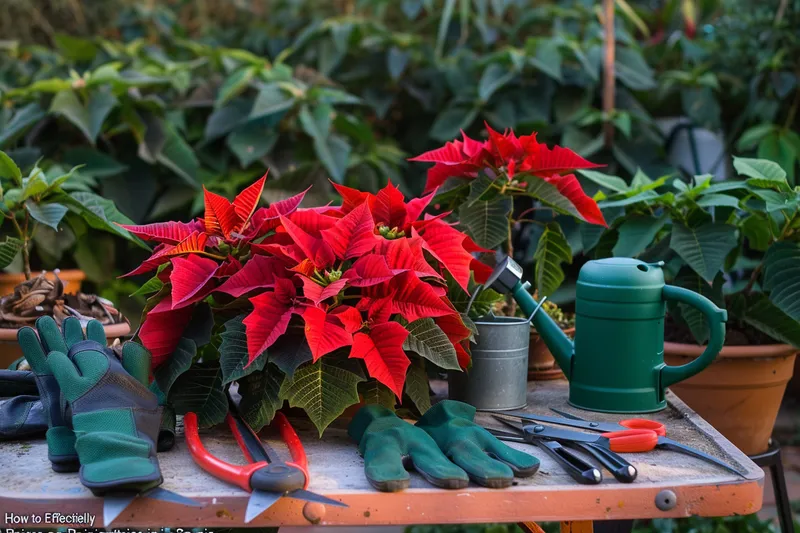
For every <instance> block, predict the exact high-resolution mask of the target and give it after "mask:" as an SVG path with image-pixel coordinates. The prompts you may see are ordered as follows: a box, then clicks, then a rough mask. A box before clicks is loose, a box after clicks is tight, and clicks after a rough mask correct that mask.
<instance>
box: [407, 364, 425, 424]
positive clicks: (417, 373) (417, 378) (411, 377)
mask: <svg viewBox="0 0 800 533" xmlns="http://www.w3.org/2000/svg"><path fill="white" fill-rule="evenodd" d="M405 394H406V396H408V397H409V398H410V399H411V401H412V402H413V403H414V405H415V406H416V408H417V409H418V410H419V412H420V414H425V411H427V410H428V409H430V408H431V389H430V385H429V384H428V373H427V372H425V361H424V360H423V359H419V358H416V357H415V358H413V359H412V360H411V366H410V367H408V374H406V389H405Z"/></svg>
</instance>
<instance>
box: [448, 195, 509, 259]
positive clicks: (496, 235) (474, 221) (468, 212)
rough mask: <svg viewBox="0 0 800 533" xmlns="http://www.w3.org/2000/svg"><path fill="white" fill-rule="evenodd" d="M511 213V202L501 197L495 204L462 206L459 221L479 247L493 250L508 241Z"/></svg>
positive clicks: (482, 203)
mask: <svg viewBox="0 0 800 533" xmlns="http://www.w3.org/2000/svg"><path fill="white" fill-rule="evenodd" d="M510 212H511V200H510V199H509V198H505V197H501V198H500V199H497V200H495V201H493V202H482V201H481V202H475V203H473V204H472V205H470V204H468V203H464V204H462V205H461V208H460V209H459V220H460V221H461V225H462V226H463V227H464V230H465V231H466V232H467V234H468V235H469V236H470V237H472V238H473V240H474V241H475V242H476V243H477V244H478V246H482V247H483V248H488V249H493V248H496V247H497V246H499V245H500V244H502V243H503V242H505V241H506V239H508V224H509V221H508V215H509V213H510Z"/></svg>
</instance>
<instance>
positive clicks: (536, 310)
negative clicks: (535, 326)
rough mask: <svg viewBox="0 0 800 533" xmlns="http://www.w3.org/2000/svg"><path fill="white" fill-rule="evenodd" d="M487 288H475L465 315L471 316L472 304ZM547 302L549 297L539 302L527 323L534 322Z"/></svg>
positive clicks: (479, 286) (481, 286) (544, 297)
mask: <svg viewBox="0 0 800 533" xmlns="http://www.w3.org/2000/svg"><path fill="white" fill-rule="evenodd" d="M485 288H486V286H485V285H478V286H477V287H475V292H473V293H472V296H470V298H469V303H467V308H466V309H465V310H464V314H465V315H469V310H470V309H472V304H473V303H474V302H475V298H477V296H478V293H480V292H481V291H483V290H484V289H485ZM545 300H547V296H543V297H542V299H541V300H539V304H538V305H537V306H536V309H534V310H533V313H531V315H530V316H529V317H528V319H527V320H526V322H530V321H531V320H533V317H534V315H536V313H537V312H538V311H539V309H541V307H542V305H543V304H544V302H545Z"/></svg>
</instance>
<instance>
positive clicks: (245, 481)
mask: <svg viewBox="0 0 800 533" xmlns="http://www.w3.org/2000/svg"><path fill="white" fill-rule="evenodd" d="M231 408H232V409H233V408H234V406H233V405H232V407H231ZM225 421H226V422H227V424H228V427H230V429H231V432H232V433H233V436H234V438H235V439H236V442H237V443H238V444H239V448H240V449H241V450H242V452H243V453H244V456H245V458H246V459H247V460H248V461H249V462H250V464H247V465H234V464H231V463H227V462H225V461H223V460H221V459H219V458H217V457H214V456H213V455H211V454H210V453H209V452H208V450H206V448H205V446H203V444H202V442H200V435H199V432H198V427H197V415H196V414H195V413H186V415H185V416H184V418H183V425H184V430H185V432H186V444H187V445H188V446H189V452H190V453H191V454H192V457H193V458H194V460H195V462H196V463H197V464H198V465H199V466H200V468H202V469H203V470H205V471H206V472H208V473H209V474H211V475H213V476H214V477H216V478H219V479H221V480H223V481H227V482H228V483H231V484H233V485H237V486H239V487H241V488H242V489H244V490H246V491H248V492H251V493H252V494H251V496H250V500H249V501H248V503H247V511H246V512H245V520H244V521H245V523H249V522H250V521H252V520H253V519H254V518H255V517H257V516H258V515H260V514H261V513H263V512H264V511H266V510H267V509H269V508H270V507H271V506H272V504H274V503H275V502H276V501H278V500H279V499H280V498H282V497H283V496H286V497H287V498H295V499H298V500H304V501H309V502H317V503H322V504H325V505H336V506H339V507H347V504H344V503H342V502H340V501H337V500H333V499H331V498H327V497H325V496H322V495H321V494H316V493H314V492H311V491H309V490H307V488H308V481H309V476H308V460H307V458H306V453H305V450H304V449H303V444H302V443H301V442H300V437H298V436H297V433H296V432H295V430H294V428H293V427H292V425H291V424H290V423H289V420H288V419H287V418H286V417H285V416H284V415H283V413H275V418H274V419H273V420H272V424H271V426H272V427H274V428H276V429H277V430H278V431H279V432H280V434H281V438H282V439H283V441H284V442H285V443H286V445H287V446H288V448H289V453H290V454H291V456H292V460H291V461H283V460H281V459H280V458H279V456H278V453H277V452H276V451H275V450H274V449H272V447H271V446H269V445H268V444H266V443H264V442H262V441H261V439H259V438H258V436H257V435H256V434H255V432H254V431H253V430H252V429H251V428H250V426H248V425H247V423H245V422H244V420H242V419H241V418H240V417H239V416H238V415H236V414H235V413H232V412H229V413H228V415H227V416H226V418H225Z"/></svg>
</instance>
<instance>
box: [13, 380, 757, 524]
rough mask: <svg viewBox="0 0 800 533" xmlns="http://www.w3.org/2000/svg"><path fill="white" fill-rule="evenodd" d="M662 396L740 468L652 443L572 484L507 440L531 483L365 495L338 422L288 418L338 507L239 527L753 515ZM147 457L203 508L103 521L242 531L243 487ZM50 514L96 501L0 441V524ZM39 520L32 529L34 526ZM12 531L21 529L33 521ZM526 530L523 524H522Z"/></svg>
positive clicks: (667, 417) (700, 425)
mask: <svg viewBox="0 0 800 533" xmlns="http://www.w3.org/2000/svg"><path fill="white" fill-rule="evenodd" d="M566 398H567V384H566V382H564V381H552V382H537V383H535V384H531V388H530V391H529V396H528V408H527V409H528V410H529V411H531V412H540V413H543V414H544V413H547V414H552V413H550V411H549V409H548V408H549V407H551V406H552V407H558V408H564V409H566V410H573V409H572V408H571V407H569V406H568V404H567V401H566ZM668 402H669V407H668V408H667V409H665V410H664V411H662V412H660V413H655V414H653V415H651V416H652V418H654V419H656V420H659V421H661V422H664V423H665V424H666V426H667V434H668V436H670V437H672V438H673V439H675V440H678V441H680V442H683V443H686V444H690V445H692V446H694V447H696V448H699V449H701V450H704V451H706V452H708V453H711V454H713V455H715V456H717V457H719V458H722V459H724V460H725V461H728V462H729V463H732V464H735V465H738V466H739V467H740V468H741V469H742V470H744V471H745V472H747V475H746V476H745V477H738V476H736V475H733V474H730V473H728V472H726V471H724V470H722V469H719V468H717V467H714V466H712V465H709V464H707V463H704V462H703V461H700V460H698V459H694V458H691V457H687V456H685V455H680V454H677V453H674V452H668V451H659V450H656V451H653V452H650V453H646V454H633V455H628V456H627V457H628V459H629V460H630V461H631V462H632V463H633V464H634V465H636V466H637V468H638V469H639V478H638V479H637V480H636V481H635V482H634V483H632V484H621V483H618V482H617V481H615V480H614V478H613V477H612V476H611V475H610V474H608V473H607V472H606V474H605V478H606V479H605V480H604V481H603V483H602V484H600V485H595V486H585V485H578V484H577V483H575V482H574V481H573V480H572V479H571V478H569V477H568V476H567V474H566V473H565V472H564V471H563V470H561V468H559V467H558V466H557V465H556V464H555V463H554V462H553V461H552V460H551V459H550V458H549V456H547V455H545V454H544V453H542V452H541V450H539V449H537V448H532V447H530V446H528V445H524V444H519V445H518V444H512V446H515V447H519V448H520V449H523V450H526V451H529V452H531V453H533V454H535V455H536V456H537V457H539V458H540V459H541V468H540V470H539V472H538V473H537V474H536V475H535V476H534V477H533V478H530V479H520V480H518V482H517V483H516V484H515V485H514V486H513V487H511V488H508V489H504V490H493V489H486V488H482V487H478V486H475V485H470V486H469V487H468V488H466V489H464V490H455V491H450V490H441V489H436V488H433V487H432V486H431V485H429V484H428V483H426V482H425V481H424V480H423V479H422V478H421V477H420V476H419V475H417V474H414V473H412V481H411V488H410V489H409V490H406V491H404V492H400V493H395V494H387V493H380V492H376V491H375V490H373V489H372V487H370V485H369V484H368V483H367V481H366V479H365V477H364V463H363V461H362V459H361V457H359V455H358V451H357V448H356V446H355V444H353V443H352V442H350V441H349V440H348V438H347V434H346V431H345V429H344V428H345V425H344V423H342V424H338V423H334V424H333V425H332V426H331V428H329V429H328V430H327V431H326V432H325V437H324V439H323V440H320V439H319V438H318V435H317V433H316V431H315V430H314V429H313V428H312V427H311V426H310V424H308V423H307V422H306V423H303V422H301V421H297V422H295V427H296V428H297V429H298V432H299V433H300V436H301V438H302V439H303V443H304V445H305V448H306V453H307V454H308V459H309V463H310V471H311V486H310V489H312V490H314V491H315V492H319V493H322V494H325V495H326V496H329V497H331V498H336V499H338V500H341V501H343V502H345V503H347V504H348V505H349V507H348V508H339V507H328V508H325V507H323V506H321V505H319V504H307V503H304V502H301V501H297V500H291V499H287V498H283V499H281V500H280V501H279V502H278V503H277V504H275V506H274V507H273V508H271V509H269V510H268V511H267V512H265V513H264V514H263V515H261V516H260V517H258V518H257V519H256V520H254V521H253V522H251V523H250V524H249V526H254V527H265V526H276V525H306V526H307V525H309V524H310V523H313V524H320V525H338V526H365V525H371V526H375V525H391V524H395V525H397V524H443V523H485V522H517V523H531V522H545V521H561V522H562V531H564V530H567V531H571V532H574V533H587V532H591V530H592V522H593V521H597V520H616V521H621V520H630V519H635V518H666V517H687V516H691V515H699V516H728V515H735V514H750V513H754V512H756V511H758V510H759V509H760V508H761V502H762V493H763V481H764V473H763V471H762V470H761V468H759V467H758V466H756V465H755V464H754V463H753V462H752V461H751V460H750V459H748V458H747V456H746V455H744V454H743V453H742V452H740V451H739V450H738V449H736V448H735V447H734V446H733V445H732V444H731V443H730V442H728V441H727V440H726V439H725V438H724V437H723V436H722V435H720V434H719V433H718V432H717V431H716V430H715V429H714V428H713V427H711V426H710V425H709V424H708V423H706V422H705V421H704V420H702V419H701V418H700V417H699V416H698V415H696V414H695V413H694V412H692V411H691V410H690V409H689V408H688V407H687V406H686V405H685V404H684V403H683V402H681V401H680V400H679V399H678V398H677V397H676V396H674V395H672V394H670V395H669V396H668ZM573 412H575V411H574V410H573ZM588 415H589V414H587V416H588ZM479 416H480V417H483V416H485V415H479ZM591 416H592V417H595V418H597V419H601V418H602V419H604V420H609V421H610V420H619V419H621V418H623V417H621V416H614V415H598V414H596V413H592V414H591ZM487 420H488V419H486V420H484V421H487ZM479 421H480V420H479ZM266 433H268V432H266ZM266 433H265V434H264V435H262V436H263V438H265V439H268V440H269V441H270V443H271V444H274V445H275V446H276V447H280V446H281V444H280V441H279V440H278V439H276V438H274V437H273V436H270V435H268V434H266ZM273 439H274V440H273ZM203 441H204V443H205V444H206V447H207V448H209V450H210V451H211V452H212V453H213V454H215V455H216V456H218V457H220V458H222V459H225V460H228V461H231V462H242V461H243V459H242V456H241V452H240V451H239V449H238V447H237V446H236V443H235V441H234V439H233V438H232V436H231V435H230V433H229V432H227V431H223V430H222V429H220V430H219V431H211V432H208V433H206V434H205V435H203ZM159 461H160V463H161V470H162V472H163V474H164V485H163V487H164V488H167V489H170V490H173V491H176V492H179V493H181V494H184V495H186V496H189V497H192V498H195V499H197V500H199V501H201V502H203V503H204V504H205V507H203V508H200V509H198V508H189V507H182V506H180V505H176V504H170V503H165V502H161V501H153V500H145V499H138V500H136V501H135V502H134V503H133V504H132V505H131V506H130V507H129V508H128V509H127V510H126V511H125V512H124V513H123V514H122V515H120V517H119V518H118V519H117V521H115V522H114V524H113V526H114V527H115V528H118V529H123V530H124V528H139V529H141V528H146V527H150V528H155V527H160V526H181V527H208V528H211V529H213V528H215V527H241V526H243V518H244V510H245V507H246V505H247V499H248V496H249V494H248V493H246V492H244V491H242V490H240V489H238V488H236V487H234V486H231V485H227V484H225V483H223V482H221V481H219V480H217V479H215V478H214V477H212V476H210V475H209V474H206V473H205V472H204V471H202V470H200V468H199V467H198V466H197V465H195V463H194V462H193V461H192V458H191V457H190V455H189V452H188V450H187V449H186V445H185V443H184V441H183V439H182V438H179V439H178V443H177V444H176V446H175V448H174V449H173V450H172V451H170V452H167V453H162V454H159ZM657 500H660V502H659V505H657ZM54 511H58V512H60V513H62V514H71V513H86V512H88V513H90V514H91V515H94V516H97V517H98V523H99V522H102V504H101V501H100V499H98V498H95V497H93V496H92V494H91V493H90V492H89V490H87V489H86V488H84V487H83V486H81V484H80V483H79V481H78V476H77V474H56V473H54V472H53V471H52V470H51V469H50V464H49V462H48V460H47V447H46V444H45V442H44V440H37V441H30V442H7V443H0V523H2V522H3V521H4V520H5V518H6V516H5V515H6V513H14V514H15V515H17V516H28V515H39V516H43V515H44V513H47V512H54ZM617 523H619V522H617ZM45 525H46V524H45V523H39V524H35V526H36V527H35V529H40V528H42V527H45ZM58 525H60V526H64V525H66V524H58ZM17 526H18V527H20V526H21V527H26V529H28V530H30V529H31V527H32V526H33V524H31V523H30V522H28V524H27V525H20V524H17ZM529 527H531V528H533V529H535V526H534V525H533V524H529Z"/></svg>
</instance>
